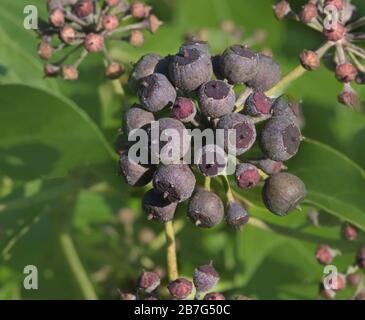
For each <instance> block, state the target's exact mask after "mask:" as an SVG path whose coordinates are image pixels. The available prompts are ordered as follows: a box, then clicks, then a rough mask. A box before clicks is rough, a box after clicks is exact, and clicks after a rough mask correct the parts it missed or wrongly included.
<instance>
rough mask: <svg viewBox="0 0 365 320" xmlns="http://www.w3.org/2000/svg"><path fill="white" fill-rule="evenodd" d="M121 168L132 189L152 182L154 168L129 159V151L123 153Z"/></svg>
mask: <svg viewBox="0 0 365 320" xmlns="http://www.w3.org/2000/svg"><path fill="white" fill-rule="evenodd" d="M119 168H120V171H121V173H122V174H123V176H124V178H125V180H126V182H127V184H128V185H130V186H131V187H142V186H145V185H147V184H148V183H150V182H151V180H152V177H153V172H154V168H153V167H147V166H142V165H140V164H138V163H134V162H133V161H131V160H130V159H129V157H128V151H126V152H124V153H122V155H121V157H120V160H119Z"/></svg>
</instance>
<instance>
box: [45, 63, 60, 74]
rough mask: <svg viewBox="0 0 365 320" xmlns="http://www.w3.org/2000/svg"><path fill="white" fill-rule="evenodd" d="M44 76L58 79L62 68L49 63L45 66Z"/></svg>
mask: <svg viewBox="0 0 365 320" xmlns="http://www.w3.org/2000/svg"><path fill="white" fill-rule="evenodd" d="M43 70H44V75H45V76H46V77H57V76H58V75H59V74H60V70H61V68H60V66H58V65H55V64H50V63H47V64H45V65H44V68H43Z"/></svg>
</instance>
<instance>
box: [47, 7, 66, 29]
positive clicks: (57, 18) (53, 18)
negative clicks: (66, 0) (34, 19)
mask: <svg viewBox="0 0 365 320" xmlns="http://www.w3.org/2000/svg"><path fill="white" fill-rule="evenodd" d="M48 20H49V22H50V24H52V25H53V26H54V27H61V26H62V25H63V24H64V23H65V13H64V11H63V9H61V8H56V9H54V10H52V11H51V12H50V13H49V16H48Z"/></svg>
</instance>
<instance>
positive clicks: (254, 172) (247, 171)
mask: <svg viewBox="0 0 365 320" xmlns="http://www.w3.org/2000/svg"><path fill="white" fill-rule="evenodd" d="M235 174H236V181H237V185H238V186H239V187H240V188H241V189H251V188H254V187H256V186H257V184H258V183H259V182H260V179H261V177H260V173H259V171H258V169H257V168H256V167H255V166H254V165H252V164H248V163H242V164H239V165H238V166H237V168H236V173H235Z"/></svg>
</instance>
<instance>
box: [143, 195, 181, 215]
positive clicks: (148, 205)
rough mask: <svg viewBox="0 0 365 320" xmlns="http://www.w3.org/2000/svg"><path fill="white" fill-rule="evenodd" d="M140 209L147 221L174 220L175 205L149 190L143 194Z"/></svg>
mask: <svg viewBox="0 0 365 320" xmlns="http://www.w3.org/2000/svg"><path fill="white" fill-rule="evenodd" d="M142 207H143V209H144V211H145V212H146V214H147V218H148V219H149V220H156V221H158V222H167V221H171V220H172V219H173V218H174V216H175V211H176V207H177V203H175V202H170V201H169V200H167V199H165V198H163V197H162V196H161V195H160V194H157V193H156V192H155V191H154V190H153V189H151V190H149V191H147V192H146V193H145V195H144V197H143V201H142Z"/></svg>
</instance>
